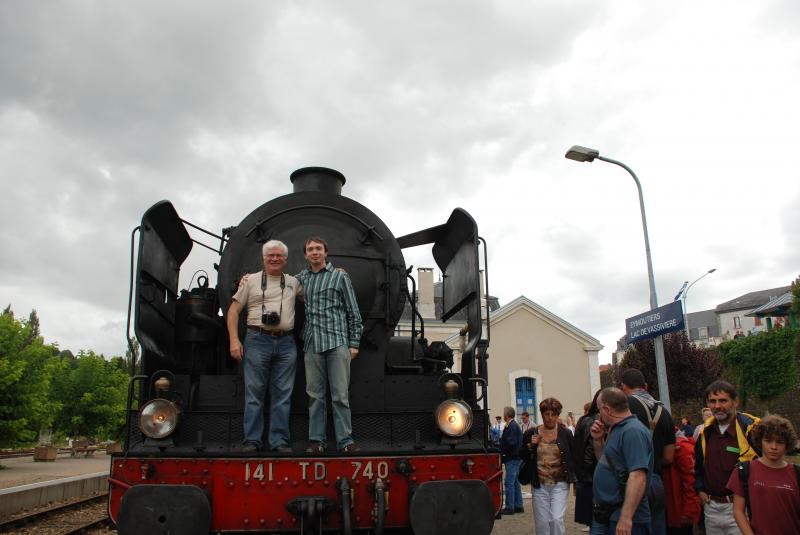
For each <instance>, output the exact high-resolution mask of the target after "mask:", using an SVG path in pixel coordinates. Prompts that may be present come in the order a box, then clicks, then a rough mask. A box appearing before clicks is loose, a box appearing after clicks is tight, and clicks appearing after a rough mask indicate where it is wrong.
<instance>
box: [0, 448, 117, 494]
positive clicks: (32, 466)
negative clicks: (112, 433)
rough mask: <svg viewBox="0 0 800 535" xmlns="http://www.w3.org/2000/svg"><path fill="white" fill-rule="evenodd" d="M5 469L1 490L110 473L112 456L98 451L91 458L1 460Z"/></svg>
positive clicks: (60, 456) (0, 484) (31, 457)
mask: <svg viewBox="0 0 800 535" xmlns="http://www.w3.org/2000/svg"><path fill="white" fill-rule="evenodd" d="M0 464H2V465H3V466H4V467H5V468H4V469H2V470H0V489H7V488H11V487H18V486H21V485H29V484H31V483H42V482H45V481H53V480H56V479H62V478H66V477H74V476H82V475H86V474H95V473H97V472H106V473H108V472H109V470H110V468H111V456H110V455H106V453H105V452H101V451H98V452H97V453H95V454H94V455H93V456H91V457H83V456H78V457H69V456H64V455H59V456H58V458H56V460H55V461H50V462H36V461H34V460H33V456H30V457H14V458H11V459H2V460H0Z"/></svg>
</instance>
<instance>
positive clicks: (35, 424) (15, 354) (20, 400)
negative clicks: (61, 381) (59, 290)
mask: <svg viewBox="0 0 800 535" xmlns="http://www.w3.org/2000/svg"><path fill="white" fill-rule="evenodd" d="M31 318H36V315H35V312H32V313H31ZM38 328H39V327H38V318H37V321H35V322H34V321H29V322H23V321H19V320H17V319H15V318H14V313H13V312H12V311H11V307H10V306H9V307H7V308H6V309H5V310H4V311H3V313H2V314H0V446H6V447H7V446H17V445H21V444H25V443H30V442H32V441H33V440H35V439H36V436H37V434H38V432H39V430H40V429H42V428H44V427H47V426H49V425H50V424H51V423H52V420H53V413H54V412H55V410H56V409H57V404H55V403H53V402H52V401H51V399H50V397H49V395H48V393H49V387H50V379H51V377H52V374H53V368H54V366H55V364H56V362H57V359H55V358H54V355H55V354H56V353H57V352H58V349H57V348H56V347H55V346H53V345H45V344H44V342H43V341H42V338H41V337H40V336H39V335H38Z"/></svg>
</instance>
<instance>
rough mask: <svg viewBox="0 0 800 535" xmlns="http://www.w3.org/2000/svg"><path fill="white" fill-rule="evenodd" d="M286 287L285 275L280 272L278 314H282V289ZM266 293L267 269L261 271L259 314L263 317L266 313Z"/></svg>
mask: <svg viewBox="0 0 800 535" xmlns="http://www.w3.org/2000/svg"><path fill="white" fill-rule="evenodd" d="M284 288H286V275H285V274H284V273H281V304H280V309H279V311H278V316H281V315H282V314H283V290H284ZM266 293H267V270H266V269H265V270H263V271H261V316H262V317H263V316H264V315H265V314H266V313H267V307H266V305H265V303H266V302H267V298H266Z"/></svg>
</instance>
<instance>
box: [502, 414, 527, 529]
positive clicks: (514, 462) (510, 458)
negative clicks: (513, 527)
mask: <svg viewBox="0 0 800 535" xmlns="http://www.w3.org/2000/svg"><path fill="white" fill-rule="evenodd" d="M514 416H516V411H515V410H514V407H505V408H504V409H503V420H504V421H505V422H506V427H505V429H503V435H502V436H501V437H500V454H501V460H502V461H503V464H504V465H505V466H506V481H505V491H506V505H505V507H504V508H503V509H502V511H500V512H501V513H502V514H504V515H513V514H514V513H524V512H525V509H524V508H523V506H522V485H520V484H519V480H518V479H517V476H518V475H519V467H520V465H521V464H522V459H520V456H519V450H520V448H521V447H522V429H520V427H519V424H518V423H517V421H516V420H514Z"/></svg>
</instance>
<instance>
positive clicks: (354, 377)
mask: <svg viewBox="0 0 800 535" xmlns="http://www.w3.org/2000/svg"><path fill="white" fill-rule="evenodd" d="M291 180H292V183H293V187H294V192H293V193H291V194H288V195H284V196H282V197H278V198H276V199H273V200H271V201H269V202H266V203H265V204H263V205H261V206H260V207H258V208H257V209H256V210H254V211H253V212H252V213H250V214H249V215H248V216H247V217H245V219H244V220H243V221H242V222H241V223H240V224H239V225H238V226H236V227H231V228H226V229H223V232H222V233H221V235H220V236H216V238H217V239H218V240H219V246H218V252H220V254H221V258H220V261H219V264H218V265H216V264H215V266H214V268H215V269H217V271H218V273H217V275H218V276H217V280H218V284H217V286H216V288H213V287H210V285H209V283H208V279H209V277H208V276H207V275H201V276H200V277H199V279H198V280H199V283H198V285H197V287H195V288H193V289H190V290H183V291H182V292H181V293H180V294H178V293H177V292H178V275H179V272H180V268H181V265H182V264H183V263H184V261H185V260H186V258H187V257H188V255H189V253H190V251H191V249H192V247H193V244H194V243H200V242H195V241H194V240H193V239H192V238H191V236H190V233H189V231H188V230H187V226H188V227H194V228H195V229H198V230H200V231H202V232H205V233H206V234H208V235H211V236H214V234H213V233H210V232H208V231H205V230H203V229H199V227H195V226H194V225H192V224H191V223H188V222H187V221H184V220H182V219H181V218H180V217H179V216H178V214H177V212H176V211H175V209H174V208H173V206H172V205H171V204H170V203H169V202H166V201H162V202H160V203H158V204H156V205H154V206H153V207H151V208H150V209H149V210H148V211H147V212H146V213H145V215H144V217H143V219H142V224H141V227H140V238H139V254H138V264H137V268H136V289H135V299H134V304H135V329H136V336H137V339H138V341H139V344H140V346H141V359H140V368H139V369H138V370H136V372H135V374H134V377H133V378H132V382H131V389H130V396H129V397H130V400H129V407H128V423H127V428H126V433H127V437H126V444H125V449H124V451H123V453H122V454H120V455H118V456H115V457H114V459H113V461H112V477H111V481H112V484H111V490H112V492H111V495H110V496H111V497H110V508H109V510H110V514H111V517H112V519H114V520H115V521H116V522H117V524H118V526H119V529H120V532H121V533H124V532H130V533H133V532H137V533H138V532H143V531H142V526H144V527H146V529H147V530H148V531H154V530H155V532H156V533H159V532H163V533H167V532H171V533H178V532H185V533H189V532H196V531H197V530H198V529H200V530H201V531H202V530H204V529H205V530H206V531H208V530H214V531H230V530H240V531H250V530H270V531H300V530H302V531H305V532H312V531H311V530H313V532H316V530H318V529H323V528H324V529H340V530H343V531H349V530H352V529H359V528H365V527H369V528H372V529H373V530H380V529H383V528H384V527H385V528H393V527H394V528H404V529H408V528H409V527H410V526H413V527H414V529H415V531H416V532H417V533H424V532H431V533H434V532H436V531H437V530H439V529H440V528H442V526H443V525H442V522H445V523H447V525H448V526H451V527H453V528H455V529H459V530H460V531H462V532H464V533H484V532H488V531H486V530H487V529H488V530H489V531H490V530H491V525H492V519H493V517H494V514H495V512H496V511H497V509H499V506H500V503H499V494H500V491H499V471H500V464H499V459H498V456H497V454H496V453H494V452H491V451H489V450H487V440H486V433H485V430H486V429H487V412H486V410H485V408H484V407H485V401H484V400H485V393H486V384H487V383H486V380H487V378H486V372H485V370H486V367H485V358H486V347H487V341H486V340H485V339H484V338H483V337H482V331H481V316H480V297H481V296H480V295H479V293H480V282H479V267H478V266H479V259H478V253H479V247H478V239H479V238H478V234H477V226H476V225H475V222H474V221H473V220H472V218H471V217H470V216H469V214H467V213H466V212H465V211H463V210H460V209H456V210H455V211H454V212H453V213H452V214H451V216H450V218H449V220H448V221H447V222H446V223H444V224H442V225H439V226H437V227H433V228H430V229H426V230H422V231H420V232H416V233H414V234H411V235H408V236H405V237H402V238H399V239H396V238H395V237H394V236H393V235H392V233H391V231H390V230H389V229H388V227H386V225H385V224H384V223H383V222H382V221H381V220H380V219H379V218H378V217H377V216H376V215H375V214H374V213H372V212H371V211H370V210H369V209H368V208H366V207H365V206H363V205H361V204H359V203H358V202H356V201H354V200H352V199H349V198H347V197H344V196H342V195H341V189H342V186H343V185H344V183H345V178H344V176H343V175H342V174H340V173H338V172H337V171H333V170H331V169H326V168H305V169H300V170H298V171H296V172H295V173H293V174H292V176H291ZM315 235H317V236H322V237H323V238H325V239H326V241H327V242H328V245H329V255H328V258H329V260H330V261H331V262H332V263H333V264H334V265H335V266H337V267H341V268H343V269H345V270H346V271H347V273H348V275H349V276H350V278H351V279H352V282H353V287H354V289H355V291H356V296H357V300H358V305H359V309H360V311H361V315H362V318H363V323H364V333H363V336H362V340H361V349H360V354H359V357H358V358H357V359H355V360H354V361H353V362H352V367H351V393H350V407H351V412H352V426H353V436H354V438H355V439H356V440H357V441H358V443H359V445H360V446H361V449H362V451H361V452H359V454H358V455H354V456H347V455H344V456H343V455H341V454H337V453H335V452H334V453H330V454H327V455H323V456H319V457H309V456H308V455H306V454H305V453H302V452H303V451H304V445H305V443H306V439H307V431H308V401H307V395H306V393H305V378H304V374H303V373H302V370H303V365H302V362H301V359H302V351H299V352H298V370H299V373H297V378H296V383H295V386H294V391H293V396H292V408H291V419H290V432H291V437H292V444H291V446H292V449H293V451H294V452H295V453H293V454H288V455H283V456H275V455H274V453H272V452H269V453H264V454H256V455H254V454H252V453H249V454H244V453H243V452H242V451H241V450H242V439H243V437H242V408H243V397H244V396H243V380H242V375H241V374H242V371H241V366H239V364H238V363H237V362H236V361H234V360H233V359H231V358H229V356H228V339H227V333H226V330H225V328H224V320H223V317H222V313H223V312H224V311H226V310H227V308H228V306H229V304H230V301H231V296H232V295H233V293H234V292H235V290H236V288H237V286H238V282H239V280H240V278H241V276H242V275H243V274H244V273H251V272H255V271H258V270H260V269H262V266H261V246H262V245H263V243H265V242H266V241H268V240H270V239H279V240H281V241H283V242H284V243H286V244H287V245H288V247H289V258H288V264H287V272H289V273H297V272H299V271H300V270H301V269H302V268H303V267H304V265H305V262H304V259H303V254H302V251H303V243H304V241H305V239H306V238H307V237H309V236H315ZM423 244H433V256H434V259H435V261H436V262H437V264H438V266H439V267H440V269H441V270H442V272H443V275H444V281H445V282H444V288H443V300H442V312H443V318H444V319H448V318H450V317H454V316H455V317H458V318H460V319H459V321H460V322H463V323H465V324H466V325H465V327H464V332H465V337H466V342H465V349H464V352H463V356H462V359H461V370H460V372H459V373H452V372H451V368H452V365H453V355H452V351H451V350H450V349H449V348H448V347H447V346H446V345H445V344H443V343H431V344H428V343H427V341H426V340H425V339H424V337H423V336H422V335H421V332H422V330H423V327H422V325H421V322H422V318H421V317H419V315H418V314H416V311H415V306H414V299H413V292H412V293H410V292H409V290H408V288H409V281H408V279H409V271H410V270H409V269H408V268H406V266H405V261H404V259H403V254H402V248H405V247H412V246H417V245H423ZM201 245H204V244H202V243H201ZM206 246H207V245H206ZM207 247H208V246H207ZM211 248H216V247H211ZM412 287H413V284H412ZM409 298H410V299H409ZM407 301H408V302H409V304H410V305H411V309H412V311H414V315H413V317H414V328H413V329H412V336H395V335H394V331H395V328H396V326H397V324H398V322H399V321H400V319H401V315H402V314H403V310H404V307H405V305H406V302H407ZM302 322H303V317H302V306H298V315H297V318H296V323H295V331H294V333H295V335H296V336H297V335H298V334H299V332H300V330H301V325H302ZM240 328H241V329H242V331H243V329H244V318H242V324H241V325H240ZM297 343H298V348H299V349H301V348H302V342H301V341H300V340H299V339H298V340H297ZM265 412H266V413H267V414H265V418H268V417H269V415H268V411H265ZM329 418H330V416H329ZM327 427H328V429H329V430H330V432H331V433H332V429H333V426H332V425H331V422H330V421H329V424H328V426H327ZM267 428H268V422H265V429H267ZM329 442H332V441H329ZM259 471H260V472H259ZM259 477H260V479H259ZM443 480H444V481H443ZM446 482H449V486H448V485H444V486H442V483H446ZM256 483H257V484H258V486H257V487H256V486H255V485H256ZM315 485H316V487H314V486H315ZM179 487H180V488H179ZM343 487H344V489H345V490H344V491H343ZM390 490H391V492H390ZM345 491H346V492H345ZM262 495H263V496H262ZM390 496H391V499H389V497H390ZM343 502H347V503H343ZM379 503H383V506H380V507H379V506H378V504H379ZM179 504H180V507H179ZM245 504H246V506H245ZM253 507H255V508H256V509H257V510H258V511H259V513H258V514H255V513H252V509H253ZM361 509H363V511H361ZM379 509H382V511H379ZM440 509H441V510H440ZM445 509H447V510H448V511H449V512H448V513H447V514H446V515H445V516H444V517H441V518H440V516H441V515H442V514H444V513H443V511H444V510H445ZM156 510H158V511H160V513H158V514H156V513H154V511H156ZM179 511H183V512H179ZM251 517H252V518H251ZM256 517H257V518H256ZM196 522H200V524H199V526H200V527H198V525H197V524H196ZM206 522H207V524H206ZM448 522H449V523H448ZM428 528H430V529H433V531H426V530H427V529H428ZM189 529H191V530H194V531H188V530H189ZM159 530H160V531H159ZM176 530H177V531H176ZM180 530H183V531H180Z"/></svg>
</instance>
